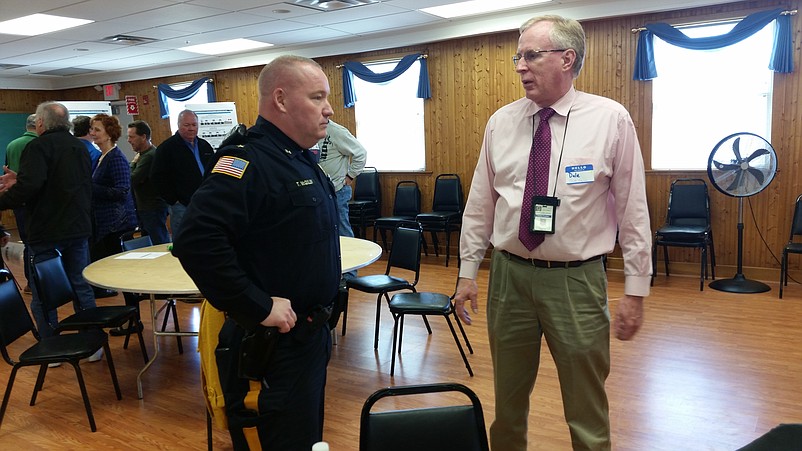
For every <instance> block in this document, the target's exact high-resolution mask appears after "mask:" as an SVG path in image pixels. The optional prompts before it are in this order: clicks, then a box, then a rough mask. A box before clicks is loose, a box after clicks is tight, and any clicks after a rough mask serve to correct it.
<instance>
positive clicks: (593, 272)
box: [487, 251, 610, 451]
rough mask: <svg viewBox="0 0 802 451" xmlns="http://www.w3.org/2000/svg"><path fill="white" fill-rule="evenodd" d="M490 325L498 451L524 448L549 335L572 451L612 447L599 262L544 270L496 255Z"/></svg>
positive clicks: (493, 436)
mask: <svg viewBox="0 0 802 451" xmlns="http://www.w3.org/2000/svg"><path fill="white" fill-rule="evenodd" d="M487 324H488V332H489V337H490V352H491V355H492V358H493V373H494V376H495V393H496V418H495V421H494V422H493V424H492V425H491V427H490V443H491V448H492V449H493V450H494V451H518V450H519V451H525V450H526V449H527V448H526V443H527V424H528V416H529V398H530V396H531V394H532V390H533V388H534V385H535V379H536V378H537V372H538V366H539V364H540V347H541V339H542V337H545V338H546V343H547V344H548V347H549V350H550V351H551V355H552V358H553V359H554V363H555V365H556V367H557V374H558V377H559V381H560V391H561V393H562V399H563V405H564V414H565V420H566V422H567V423H568V427H569V430H570V432H571V443H572V444H573V448H574V449H583V450H585V449H586V450H609V449H610V421H609V417H608V404H607V394H606V393H605V390H604V382H605V380H606V379H607V375H608V374H609V372H610V313H609V311H608V309H607V276H606V274H605V272H604V267H603V266H602V262H601V260H596V261H592V262H588V263H585V264H583V265H581V266H578V267H574V268H539V267H535V266H534V265H532V264H531V263H530V262H526V261H522V260H520V259H517V258H514V257H511V256H510V255H509V254H506V253H504V252H501V251H494V252H493V257H492V263H491V268H490V281H489V293H488V301H487Z"/></svg>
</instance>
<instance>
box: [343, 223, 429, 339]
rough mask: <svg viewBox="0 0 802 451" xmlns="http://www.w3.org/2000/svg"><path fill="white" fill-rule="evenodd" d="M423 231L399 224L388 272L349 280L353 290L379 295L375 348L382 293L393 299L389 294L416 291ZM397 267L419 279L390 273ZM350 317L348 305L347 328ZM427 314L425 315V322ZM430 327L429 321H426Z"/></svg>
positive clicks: (348, 282) (377, 299)
mask: <svg viewBox="0 0 802 451" xmlns="http://www.w3.org/2000/svg"><path fill="white" fill-rule="evenodd" d="M420 243H421V230H420V229H419V228H415V229H413V228H408V227H399V228H397V229H396V230H395V233H394V234H393V246H392V248H391V249H390V257H389V258H388V259H387V269H386V270H385V272H384V274H375V275H370V276H360V277H354V278H351V279H348V280H346V282H345V283H346V286H347V287H348V288H349V289H351V288H352V289H354V290H359V291H364V292H365V293H377V296H376V331H375V337H374V340H373V349H378V348H379V322H380V321H381V318H380V317H381V306H382V304H381V301H382V296H384V298H385V299H386V300H387V302H390V297H389V295H388V293H390V292H393V291H400V290H410V291H413V292H414V291H415V285H417V284H418V278H419V277H420V247H421V244H420ZM393 268H397V269H400V270H407V271H411V272H414V274H415V279H414V280H413V281H412V282H409V281H408V280H407V279H403V278H401V277H397V276H395V275H390V273H391V272H393V273H395V271H392V270H393ZM347 319H348V308H347V307H346V308H345V309H344V310H343V331H345V323H346V321H347ZM425 320H426V317H424V321H425ZM426 327H427V328H428V329H429V332H431V328H429V323H428V322H426Z"/></svg>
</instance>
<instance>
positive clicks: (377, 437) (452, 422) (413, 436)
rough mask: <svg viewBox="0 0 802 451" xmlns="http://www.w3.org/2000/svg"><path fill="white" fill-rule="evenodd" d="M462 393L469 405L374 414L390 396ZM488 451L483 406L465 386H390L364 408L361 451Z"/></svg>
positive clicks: (361, 418)
mask: <svg viewBox="0 0 802 451" xmlns="http://www.w3.org/2000/svg"><path fill="white" fill-rule="evenodd" d="M442 392H460V393H462V394H464V395H465V396H467V397H468V399H469V400H470V404H468V405H452V406H443V407H425V408H417V409H407V410H393V411H381V412H371V409H372V408H373V406H374V404H376V402H377V401H379V400H381V399H382V398H386V397H388V396H405V395H422V394H429V393H442ZM412 449H414V450H416V451H430V450H431V451H434V450H438V451H440V450H449V449H455V450H456V449H458V450H460V451H487V450H488V449H489V447H488V444H487V433H486V432H485V420H484V413H483V412H482V404H481V402H480V401H479V398H478V397H477V396H476V394H475V393H474V392H473V391H471V390H470V389H469V388H468V387H466V386H464V385H462V384H431V385H413V386H406V387H388V388H384V389H381V390H379V391H377V392H375V393H373V394H372V395H370V397H368V399H367V401H365V404H364V406H363V407H362V415H361V417H360V430H359V450H360V451H402V450H403V451H408V450H412Z"/></svg>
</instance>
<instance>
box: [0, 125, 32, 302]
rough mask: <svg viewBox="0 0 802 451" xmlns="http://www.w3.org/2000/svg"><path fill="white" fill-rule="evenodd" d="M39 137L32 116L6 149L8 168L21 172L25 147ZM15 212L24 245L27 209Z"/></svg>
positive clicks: (26, 287) (26, 251) (26, 266)
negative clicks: (21, 132) (23, 131)
mask: <svg viewBox="0 0 802 451" xmlns="http://www.w3.org/2000/svg"><path fill="white" fill-rule="evenodd" d="M38 137H39V135H37V134H36V115H35V114H31V115H30V116H28V118H27V119H26V120H25V133H24V134H23V135H22V136H20V137H19V138H17V139H15V140H13V141H11V142H10V143H8V146H7V147H6V166H8V168H9V169H11V170H12V171H14V172H19V160H20V157H21V156H22V151H23V150H25V146H27V145H28V143H29V142H31V141H33V140H34V139H36V138H38ZM13 211H14V219H15V220H16V221H17V231H18V232H19V238H20V240H22V242H23V243H26V242H27V241H28V233H27V231H26V230H25V208H24V207H23V208H15V209H13ZM24 252H25V253H24V256H23V258H24V259H25V261H26V262H27V261H28V246H25V251H24ZM22 266H23V267H24V268H25V281H26V283H25V288H23V290H24V292H25V293H30V292H31V288H30V286H28V283H27V280H28V265H22Z"/></svg>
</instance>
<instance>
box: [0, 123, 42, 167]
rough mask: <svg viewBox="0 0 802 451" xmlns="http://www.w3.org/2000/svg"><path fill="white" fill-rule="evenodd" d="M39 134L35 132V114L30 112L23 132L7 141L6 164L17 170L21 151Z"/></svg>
mask: <svg viewBox="0 0 802 451" xmlns="http://www.w3.org/2000/svg"><path fill="white" fill-rule="evenodd" d="M38 136H39V135H37V134H36V115H35V114H31V115H30V116H28V119H26V120H25V133H24V134H23V135H22V136H20V137H19V138H17V139H15V140H13V141H11V142H10V143H8V147H6V166H8V168H9V169H11V170H12V171H14V172H17V171H19V159H20V156H22V151H23V150H25V146H27V145H28V143H29V142H31V141H33V140H34V138H37V137H38Z"/></svg>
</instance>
